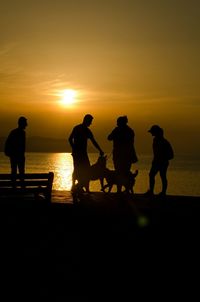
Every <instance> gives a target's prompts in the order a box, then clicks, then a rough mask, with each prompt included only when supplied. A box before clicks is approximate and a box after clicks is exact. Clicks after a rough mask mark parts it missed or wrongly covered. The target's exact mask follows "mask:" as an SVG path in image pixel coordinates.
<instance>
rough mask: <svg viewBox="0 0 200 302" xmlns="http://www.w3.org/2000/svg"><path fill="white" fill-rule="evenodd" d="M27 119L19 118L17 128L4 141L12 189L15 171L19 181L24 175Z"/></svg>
mask: <svg viewBox="0 0 200 302" xmlns="http://www.w3.org/2000/svg"><path fill="white" fill-rule="evenodd" d="M27 125H28V124H27V119H26V118H25V117H24V116H21V117H20V118H19V119H18V128H16V129H13V130H12V131H11V132H10V133H9V135H8V137H7V139H6V141H5V150H4V151H5V155H6V156H8V157H9V158H10V165H11V174H12V180H13V187H14V186H15V179H16V175H17V170H18V171H19V175H20V178H21V181H23V176H24V173H25V149H26V133H25V128H26V126H27Z"/></svg>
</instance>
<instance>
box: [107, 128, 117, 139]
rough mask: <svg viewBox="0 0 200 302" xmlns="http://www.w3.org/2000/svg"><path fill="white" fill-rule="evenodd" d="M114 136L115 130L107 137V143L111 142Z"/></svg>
mask: <svg viewBox="0 0 200 302" xmlns="http://www.w3.org/2000/svg"><path fill="white" fill-rule="evenodd" d="M114 136H115V129H114V130H113V131H112V132H111V133H110V134H109V135H108V137H107V139H108V140H109V141H112V140H113V139H114Z"/></svg>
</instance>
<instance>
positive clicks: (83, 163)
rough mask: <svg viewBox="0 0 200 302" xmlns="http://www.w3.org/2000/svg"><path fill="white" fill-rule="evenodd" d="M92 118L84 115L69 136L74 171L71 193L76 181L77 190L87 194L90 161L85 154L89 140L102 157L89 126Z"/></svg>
mask: <svg viewBox="0 0 200 302" xmlns="http://www.w3.org/2000/svg"><path fill="white" fill-rule="evenodd" d="M92 120H93V116H92V115H91V114H86V115H85V116H84V118H83V122H82V123H81V124H79V125H77V126H75V127H74V128H73V130H72V133H71V134H70V136H69V143H70V145H71V147H72V156H73V165H74V171H73V174H72V191H74V190H75V182H76V180H77V181H78V184H77V188H78V189H79V190H80V191H81V190H83V187H85V189H86V191H87V192H89V175H88V173H89V169H90V161H89V157H88V154H87V141H88V139H90V140H91V142H92V143H93V145H94V146H95V148H96V149H97V150H98V151H99V152H100V155H101V156H102V155H103V154H104V152H103V151H102V149H101V148H100V146H99V145H98V143H97V142H96V140H95V138H94V136H93V134H92V131H91V130H90V129H89V126H90V125H91V124H92Z"/></svg>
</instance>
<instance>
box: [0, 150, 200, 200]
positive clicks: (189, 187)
mask: <svg viewBox="0 0 200 302" xmlns="http://www.w3.org/2000/svg"><path fill="white" fill-rule="evenodd" d="M89 157H90V161H91V164H93V163H95V161H96V160H97V158H98V154H97V153H90V154H89ZM150 165H151V156H147V155H145V156H144V155H139V162H138V163H137V164H136V165H133V166H132V170H133V171H134V170H135V169H138V170H139V174H138V176H137V178H136V184H135V193H144V192H145V191H146V190H147V188H148V173H149V169H150ZM107 167H108V168H109V169H113V164H112V156H111V155H110V154H108V162H107ZM49 171H53V172H54V174H55V177H54V183H53V189H54V190H70V188H71V175H72V171H73V162H72V156H71V153H35V152H30V153H27V154H26V172H27V173H42V172H49ZM0 173H10V163H9V158H7V157H6V156H5V155H4V153H2V152H1V153H0ZM168 182H169V186H168V194H171V195H188V196H200V159H189V158H186V157H180V158H174V159H173V160H172V161H171V162H170V166H169V171H168ZM160 185H161V183H160V179H159V176H157V178H156V186H155V193H158V192H159V191H160ZM90 190H91V191H100V184H99V181H91V182H90ZM115 191H116V188H115V187H113V192H115Z"/></svg>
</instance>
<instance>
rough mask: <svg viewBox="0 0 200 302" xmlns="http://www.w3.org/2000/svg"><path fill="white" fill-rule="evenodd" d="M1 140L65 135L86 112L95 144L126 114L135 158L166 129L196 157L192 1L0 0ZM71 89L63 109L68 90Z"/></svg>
mask: <svg viewBox="0 0 200 302" xmlns="http://www.w3.org/2000/svg"><path fill="white" fill-rule="evenodd" d="M0 4H1V5H0V112H1V119H0V123H1V127H0V129H1V130H0V136H5V135H7V133H8V132H9V131H10V130H11V129H12V128H14V127H15V126H16V122H17V119H18V116H20V115H25V116H26V117H27V118H28V124H29V125H28V128H27V136H30V137H31V136H44V137H52V138H67V137H68V135H69V133H70V131H71V129H72V127H73V126H74V125H76V124H78V123H80V122H81V121H82V118H83V116H84V115H85V114H86V113H91V114H92V115H93V116H94V121H93V124H92V126H91V130H92V131H93V133H94V135H95V137H96V139H97V141H98V142H99V143H100V144H101V145H102V146H103V147H104V146H105V148H106V146H110V149H111V148H112V146H111V145H110V143H109V142H107V139H106V137H107V135H108V134H109V133H110V132H111V130H112V129H113V128H114V127H115V121H116V118H117V117H118V116H119V115H127V116H128V119H129V125H130V126H131V127H132V128H134V130H135V133H136V147H137V149H138V150H139V152H145V151H146V148H150V150H151V142H152V138H151V136H150V134H149V133H147V130H148V129H149V127H150V126H151V125H152V124H159V125H160V126H161V127H163V128H164V130H165V134H166V138H168V139H169V140H170V141H171V142H172V144H173V145H174V148H175V153H187V154H189V155H196V154H200V83H199V80H200V2H199V1H198V0H187V1H186V0H173V1H172V0H98V1H97V0H7V1H5V0H4V1H3V0H0ZM66 90H68V92H69V90H70V93H71V92H72V95H71V96H70V97H71V98H74V103H73V100H72V99H71V100H70V102H72V103H70V104H65V103H64V101H66V102H68V101H69V100H68V92H66Z"/></svg>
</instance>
